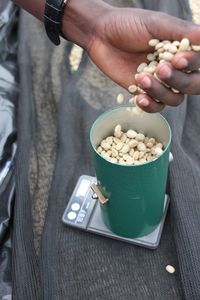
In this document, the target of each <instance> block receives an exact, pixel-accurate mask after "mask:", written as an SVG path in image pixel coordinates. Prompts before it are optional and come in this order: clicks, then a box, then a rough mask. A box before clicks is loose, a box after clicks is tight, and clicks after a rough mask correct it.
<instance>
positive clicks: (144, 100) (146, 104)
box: [138, 98, 149, 106]
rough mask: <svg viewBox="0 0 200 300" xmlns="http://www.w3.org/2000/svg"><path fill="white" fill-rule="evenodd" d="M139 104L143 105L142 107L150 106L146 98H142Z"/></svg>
mask: <svg viewBox="0 0 200 300" xmlns="http://www.w3.org/2000/svg"><path fill="white" fill-rule="evenodd" d="M138 102H139V104H141V105H142V106H149V101H148V100H147V99H146V98H142V99H140V100H139V101H138Z"/></svg>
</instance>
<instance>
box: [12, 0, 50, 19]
mask: <svg viewBox="0 0 200 300" xmlns="http://www.w3.org/2000/svg"><path fill="white" fill-rule="evenodd" d="M13 2H14V3H16V4H17V5H19V6H20V7H21V8H23V9H25V10H27V11H28V12H29V13H31V14H32V15H33V16H35V17H36V18H38V19H39V20H41V21H43V17H44V6H45V0H34V1H33V0H13Z"/></svg>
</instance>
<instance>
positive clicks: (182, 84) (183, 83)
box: [156, 63, 200, 95]
mask: <svg viewBox="0 0 200 300" xmlns="http://www.w3.org/2000/svg"><path fill="white" fill-rule="evenodd" d="M156 74H157V76H158V78H160V79H161V80H162V81H164V82H165V83H166V84H168V85H169V86H170V87H173V88H175V89H177V90H179V91H180V92H181V93H182V94H192V95H195V94H200V85H199V82H200V73H199V72H192V73H190V74H187V73H184V72H182V71H179V70H176V69H174V68H173V67H172V65H171V64H170V63H163V64H161V65H160V66H158V67H157V69H156Z"/></svg>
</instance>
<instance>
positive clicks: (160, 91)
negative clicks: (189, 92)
mask: <svg viewBox="0 0 200 300" xmlns="http://www.w3.org/2000/svg"><path fill="white" fill-rule="evenodd" d="M135 79H136V82H137V85H138V86H139V87H140V88H141V89H143V90H144V91H145V92H146V93H147V94H148V95H149V96H150V97H151V98H152V99H156V100H158V101H160V102H162V103H164V104H167V105H170V106H177V105H179V104H180V103H181V102H182V101H183V99H184V96H183V95H182V94H175V93H173V92H172V91H171V89H169V88H167V87H166V86H164V85H163V84H162V83H161V82H159V81H158V80H157V79H156V78H154V77H153V76H152V75H151V74H149V73H141V74H137V75H136V76H135Z"/></svg>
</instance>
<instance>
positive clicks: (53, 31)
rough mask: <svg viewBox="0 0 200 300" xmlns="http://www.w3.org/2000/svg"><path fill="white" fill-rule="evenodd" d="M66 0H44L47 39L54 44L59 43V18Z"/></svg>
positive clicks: (60, 33)
mask: <svg viewBox="0 0 200 300" xmlns="http://www.w3.org/2000/svg"><path fill="white" fill-rule="evenodd" d="M67 1H68V0H46V3H45V11H44V25H45V29H46V33H47V35H48V37H49V39H50V40H51V41H52V42H53V43H54V44H55V45H59V44H60V35H62V32H61V21H62V20H61V19H62V14H63V9H64V7H65V5H66V4H67Z"/></svg>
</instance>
